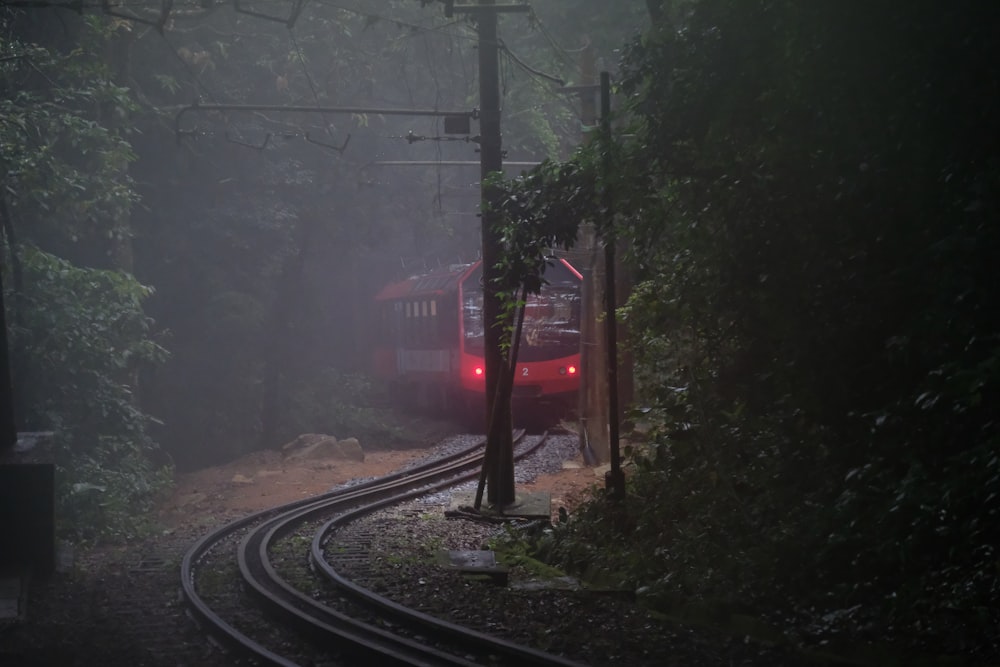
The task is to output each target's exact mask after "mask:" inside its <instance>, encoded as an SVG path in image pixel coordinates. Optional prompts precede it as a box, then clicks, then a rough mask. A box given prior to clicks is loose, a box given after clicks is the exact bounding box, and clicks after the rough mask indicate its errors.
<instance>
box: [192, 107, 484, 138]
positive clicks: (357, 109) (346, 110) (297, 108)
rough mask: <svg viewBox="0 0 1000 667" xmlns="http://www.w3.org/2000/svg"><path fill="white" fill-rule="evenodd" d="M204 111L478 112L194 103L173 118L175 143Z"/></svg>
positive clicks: (473, 115) (467, 114)
mask: <svg viewBox="0 0 1000 667" xmlns="http://www.w3.org/2000/svg"><path fill="white" fill-rule="evenodd" d="M206 111H233V112H254V111H262V112H271V113H320V114H350V115H354V114H358V115H360V114H374V115H378V116H430V117H440V118H446V119H447V118H454V117H461V118H468V119H473V120H475V119H478V118H479V110H478V109H473V110H471V111H441V110H439V109H378V108H370V107H324V106H297V105H284V104H201V103H200V102H195V103H194V104H189V105H187V106H184V107H181V108H180V109H179V110H178V111H177V115H176V116H174V135H175V136H176V137H177V141H178V142H179V141H180V138H181V136H182V135H183V134H185V132H184V131H182V130H181V119H182V118H183V117H184V115H185V114H188V113H198V112H206Z"/></svg>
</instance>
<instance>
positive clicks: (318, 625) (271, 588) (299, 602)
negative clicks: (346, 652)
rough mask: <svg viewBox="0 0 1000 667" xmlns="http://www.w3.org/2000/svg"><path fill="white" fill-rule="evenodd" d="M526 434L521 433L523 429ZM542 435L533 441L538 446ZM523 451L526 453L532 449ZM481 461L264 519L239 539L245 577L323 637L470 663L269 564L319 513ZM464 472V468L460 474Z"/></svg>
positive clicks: (400, 655) (451, 474) (387, 654)
mask: <svg viewBox="0 0 1000 667" xmlns="http://www.w3.org/2000/svg"><path fill="white" fill-rule="evenodd" d="M520 435H521V436H523V432H521V434H520ZM541 442H543V440H542V439H540V440H539V442H538V443H537V444H536V445H535V447H534V448H533V449H535V448H537V447H538V446H540V444H541ZM533 449H532V450H529V451H526V452H522V454H521V455H522V456H526V455H527V454H528V453H530V451H533ZM481 462H482V454H481V453H478V452H477V453H472V454H469V455H466V456H462V457H456V458H455V459H453V460H451V461H449V462H447V463H446V464H441V465H440V467H438V468H433V469H429V470H425V471H421V472H419V473H415V474H411V475H408V476H406V477H405V478H402V479H393V480H390V481H387V482H386V483H385V484H380V485H376V486H373V487H370V488H366V489H362V490H360V491H358V492H357V493H346V494H343V495H338V496H336V497H333V498H329V499H326V500H324V501H322V502H317V503H312V504H309V505H306V506H303V507H301V508H298V509H294V510H292V511H290V512H287V513H282V514H280V515H278V516H275V517H272V518H269V519H266V520H265V521H264V522H263V523H262V524H260V525H258V526H257V527H255V528H254V529H253V530H252V531H251V532H250V533H248V534H247V535H246V536H245V537H244V538H243V540H242V542H241V543H240V547H239V549H238V551H237V562H238V565H239V568H240V573H241V574H242V575H243V579H244V581H245V582H246V583H247V584H248V585H249V586H250V588H251V590H252V591H253V592H254V593H255V594H256V596H257V597H258V599H259V600H260V601H261V602H262V603H264V604H266V605H267V606H268V607H269V608H270V610H272V611H276V612H279V613H280V614H281V615H282V616H283V617H284V618H285V619H287V620H288V621H290V622H292V623H294V624H296V625H297V626H299V627H300V628H301V629H303V630H306V631H309V632H310V633H312V634H314V635H318V636H319V637H320V638H321V639H323V641H324V642H325V641H335V642H337V643H339V644H342V643H343V642H348V643H349V644H350V645H352V646H353V647H354V648H356V649H358V650H362V651H365V652H367V653H372V654H375V655H377V656H378V657H379V658H381V659H383V660H389V661H392V662H393V663H397V664H405V665H424V666H430V665H461V666H463V667H471V666H472V665H474V664H475V663H471V662H469V661H468V660H466V659H465V658H461V657H458V656H455V655H453V654H449V653H446V652H444V651H440V650H437V649H434V648H433V647H429V646H427V645H426V644H421V643H419V642H415V641H412V640H409V639H406V638H403V637H399V636H397V635H395V634H393V633H391V632H388V631H385V630H382V629H381V628H378V627H375V626H372V625H371V624H369V623H365V622H364V621H361V620H358V619H356V618H352V617H350V616H348V615H346V614H343V613H341V612H339V611H337V610H335V609H333V608H331V607H329V606H327V605H324V604H322V603H319V602H317V601H316V600H314V599H313V598H312V597H311V596H310V595H307V594H305V593H303V592H301V591H300V590H298V589H296V588H295V587H294V586H292V585H291V584H289V583H288V582H287V581H286V580H285V579H284V578H282V577H281V575H280V574H279V573H278V572H277V570H276V569H275V567H274V565H273V564H272V563H271V559H270V556H269V552H270V550H271V547H272V546H273V545H274V543H275V542H276V541H277V540H278V539H280V538H281V537H283V536H284V535H287V534H288V533H290V532H292V531H294V530H295V528H296V527H297V526H299V525H301V524H303V523H306V522H308V521H310V520H314V519H315V518H316V517H317V516H328V515H329V514H330V513H331V512H336V511H338V510H339V509H341V508H343V507H345V506H356V505H357V503H358V502H359V501H366V502H367V501H369V500H373V502H367V504H365V505H363V506H362V507H361V508H359V509H362V510H365V511H367V512H371V511H374V510H375V509H378V508H379V507H383V506H385V505H391V504H395V503H399V502H402V501H404V500H408V499H410V498H414V497H416V496H420V495H426V494H427V493H430V492H432V491H436V490H439V489H441V488H445V487H448V486H453V485H455V484H457V483H459V482H461V481H465V479H471V478H472V477H473V476H474V475H475V474H476V469H477V468H478V466H479V464H481ZM462 471H466V472H465V474H462Z"/></svg>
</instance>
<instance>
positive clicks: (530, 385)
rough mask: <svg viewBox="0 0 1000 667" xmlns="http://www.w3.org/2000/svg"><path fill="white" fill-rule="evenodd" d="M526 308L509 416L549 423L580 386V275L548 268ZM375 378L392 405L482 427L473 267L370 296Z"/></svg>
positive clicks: (478, 272)
mask: <svg viewBox="0 0 1000 667" xmlns="http://www.w3.org/2000/svg"><path fill="white" fill-rule="evenodd" d="M545 280H546V284H545V285H544V286H543V287H542V291H541V293H540V294H535V295H530V296H529V297H528V302H527V305H526V307H525V315H524V324H523V327H522V332H521V344H520V346H519V347H518V360H517V368H516V371H515V375H514V387H513V391H512V394H513V403H514V405H513V409H514V414H515V417H516V418H518V419H519V420H521V419H520V418H522V417H523V418H525V420H530V421H532V422H537V421H538V420H539V419H541V420H546V421H552V420H554V419H558V418H561V417H563V416H565V415H566V413H567V412H568V411H571V410H572V409H573V408H574V407H575V405H576V397H577V391H578V389H579V386H580V282H581V277H580V274H579V273H578V272H577V271H576V269H574V268H573V267H572V266H571V265H570V264H569V262H566V261H565V260H562V259H559V260H553V263H552V265H550V266H549V267H548V268H547V270H546V272H545ZM375 302H376V308H377V319H378V321H377V326H376V329H377V339H376V344H375V348H374V360H373V361H374V368H373V370H374V374H375V376H376V377H377V378H379V379H381V380H383V381H385V382H386V383H387V384H388V386H389V387H390V391H391V393H392V395H393V397H394V400H395V401H396V403H397V404H399V405H402V406H406V407H411V408H416V409H419V410H424V411H430V412H435V413H440V414H449V415H451V416H452V417H454V418H459V419H461V420H462V421H465V422H467V423H469V424H470V425H476V426H481V425H482V424H483V423H484V421H485V414H486V410H485V389H486V373H485V370H486V369H485V364H484V359H483V344H484V341H483V290H482V267H481V265H480V263H479V262H476V263H474V264H469V265H458V266H453V267H449V268H447V269H441V270H438V271H435V272H431V273H426V274H422V275H417V276H412V277H410V278H407V279H406V280H403V281H400V282H398V283H393V284H391V285H387V286H386V287H385V288H383V289H382V291H381V292H379V294H378V295H377V296H376V297H375Z"/></svg>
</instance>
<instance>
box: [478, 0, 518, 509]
mask: <svg viewBox="0 0 1000 667" xmlns="http://www.w3.org/2000/svg"><path fill="white" fill-rule="evenodd" d="M481 4H482V5H484V6H487V5H493V4H495V3H494V0H482V3H481ZM478 30H479V34H478V37H479V106H480V108H479V134H480V144H479V149H480V156H479V157H480V167H479V169H480V178H481V179H482V184H483V185H482V200H483V203H482V219H481V225H482V245H483V248H482V252H483V324H484V340H483V348H484V356H485V366H486V369H485V370H486V415H485V417H486V425H487V429H488V432H487V433H486V451H487V456H486V460H485V461H484V463H483V465H486V466H489V467H488V469H487V471H486V473H487V495H486V500H487V502H489V503H490V504H491V505H493V506H497V507H502V506H504V505H509V504H511V503H513V502H514V443H513V436H512V431H513V426H514V425H513V419H512V417H511V406H510V390H509V389H508V390H507V391H498V390H499V389H500V378H501V377H502V374H503V372H504V363H503V362H504V359H503V354H502V352H501V349H500V346H501V344H502V341H503V323H502V322H501V321H500V308H501V303H500V293H499V291H498V290H497V284H496V280H495V279H496V274H497V271H496V264H497V261H498V260H499V253H500V237H499V233H498V230H497V223H498V219H497V214H496V205H497V204H498V203H499V193H498V192H497V190H496V187H495V186H493V185H490V184H489V179H490V178H491V177H493V176H494V175H495V174H496V173H497V172H499V171H501V169H502V168H503V153H502V150H503V148H502V138H501V134H500V83H499V62H500V59H499V54H498V44H497V15H496V13H495V12H483V13H482V14H481V15H480V16H479V26H478Z"/></svg>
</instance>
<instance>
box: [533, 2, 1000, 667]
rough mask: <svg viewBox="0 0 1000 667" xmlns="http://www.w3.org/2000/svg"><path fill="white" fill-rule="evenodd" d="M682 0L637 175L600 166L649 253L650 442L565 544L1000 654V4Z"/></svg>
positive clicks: (671, 23)
mask: <svg viewBox="0 0 1000 667" xmlns="http://www.w3.org/2000/svg"><path fill="white" fill-rule="evenodd" d="M669 4H670V6H669V7H667V10H668V11H666V12H665V14H664V18H663V21H662V22H661V23H658V24H657V25H656V26H655V27H654V29H652V30H650V31H649V32H647V33H646V34H644V35H643V36H642V37H641V38H640V39H637V40H636V42H635V43H634V44H632V45H631V46H630V47H629V49H628V51H627V53H626V57H625V60H624V72H623V74H624V75H623V77H622V80H621V81H620V84H619V85H620V93H621V95H622V96H623V97H624V99H626V100H628V102H627V104H628V111H629V112H630V117H629V121H630V123H631V128H630V129H629V132H628V133H629V135H631V137H632V138H631V139H628V140H623V141H622V142H621V143H622V146H621V154H620V155H619V154H616V155H614V156H611V157H612V158H613V159H614V161H615V162H614V173H615V176H614V179H613V180H608V181H607V182H606V183H602V182H600V177H598V183H597V185H596V186H590V185H588V184H587V178H586V177H584V178H580V179H578V187H580V188H581V189H582V190H586V191H589V192H591V193H592V195H591V196H592V197H598V196H599V193H600V192H601V191H602V187H603V188H610V194H612V195H613V196H614V202H615V208H616V210H617V211H618V212H619V216H620V218H619V219H620V222H621V223H622V224H621V225H620V226H619V228H618V233H619V236H620V237H626V238H629V239H630V241H631V244H630V245H631V248H632V252H633V255H634V256H633V263H634V265H635V267H636V271H637V276H638V283H637V286H636V289H635V291H634V294H633V296H632V298H631V299H630V300H629V303H628V304H627V305H626V307H625V308H623V315H624V316H625V319H626V320H627V322H628V325H629V328H630V335H631V337H632V340H633V343H632V348H633V350H634V352H635V355H636V363H637V382H638V384H639V385H640V387H639V389H640V395H641V400H642V401H643V404H644V405H645V406H646V407H647V409H648V411H647V412H645V413H643V414H642V415H641V419H642V420H643V421H645V422H646V423H647V424H648V426H649V430H648V432H647V433H646V435H645V439H646V441H647V446H646V447H645V448H643V449H641V450H638V451H636V452H633V453H632V458H631V460H632V464H631V465H632V472H631V474H630V479H629V489H628V497H627V498H626V500H625V501H624V502H623V504H622V505H621V507H619V508H617V509H615V508H614V507H610V506H607V505H605V504H604V503H603V502H598V503H595V504H593V505H591V506H589V507H588V508H586V509H585V510H584V511H583V512H582V513H581V515H580V516H579V517H578V520H577V521H575V522H571V525H570V526H569V527H566V528H563V529H560V530H558V531H556V538H555V539H554V541H553V543H552V544H551V545H550V547H549V548H550V549H551V553H552V554H554V555H556V556H558V558H559V560H560V562H562V563H565V564H567V565H580V566H582V565H584V564H586V567H589V568H596V569H599V570H604V571H607V572H614V573H616V576H617V577H618V578H619V579H621V580H622V581H627V582H632V583H634V584H636V585H642V586H644V587H645V588H644V590H645V591H646V592H647V593H649V595H650V598H651V599H653V600H659V601H660V602H661V603H662V604H664V605H668V604H669V603H670V601H671V600H672V599H677V598H681V599H695V600H706V601H712V602H720V603H725V604H728V605H741V606H746V607H748V608H750V609H752V610H755V611H756V612H757V613H760V614H766V615H780V617H781V618H783V619H785V620H786V621H791V622H798V623H799V624H800V627H803V628H806V629H807V630H806V631H807V632H822V633H831V632H845V633H849V635H848V636H850V637H851V638H852V639H856V640H872V639H879V640H880V639H889V640H899V641H901V642H904V643H906V644H909V645H910V646H911V647H914V646H919V647H920V648H921V649H923V650H932V651H942V650H943V651H963V652H965V653H967V654H972V655H975V656H978V657H979V658H983V659H984V660H986V661H987V662H989V661H991V660H992V661H995V659H996V656H997V651H996V646H997V637H996V632H995V627H996V622H997V618H996V610H997V609H1000V604H998V603H1000V598H998V595H1000V579H998V571H997V569H996V566H995V565H996V547H995V545H996V544H997V543H998V542H1000V533H998V529H997V526H998V525H1000V522H998V521H997V519H998V518H1000V474H998V472H1000V470H998V465H1000V464H998V461H1000V459H998V457H997V455H996V452H997V451H998V445H1000V429H998V422H997V421H996V419H995V416H994V415H993V414H992V410H991V408H990V407H988V406H990V405H991V404H992V403H995V401H996V398H997V396H998V387H1000V375H998V370H1000V338H998V336H997V331H998V328H1000V321H998V319H997V318H998V316H997V311H996V309H995V308H991V307H990V304H992V303H995V302H996V301H997V298H998V296H1000V294H998V293H997V288H996V285H997V284H998V283H997V281H996V280H994V279H993V275H992V273H993V266H992V264H993V261H994V260H993V258H995V257H996V256H997V253H998V252H1000V235H998V234H997V229H998V226H997V218H998V216H997V212H998V201H997V193H998V192H1000V188H998V187H997V186H998V185H1000V166H998V164H1000V163H998V161H997V160H998V156H1000V145H998V143H997V137H998V136H1000V134H998V133H997V132H996V126H995V124H996V123H995V116H991V115H990V114H991V113H992V112H991V111H988V110H995V109H996V108H997V105H998V104H1000V99H998V96H997V90H998V89H997V87H996V81H998V80H1000V71H998V69H997V66H996V63H997V62H1000V60H998V59H997V58H996V53H995V40H993V38H992V37H991V28H988V27H987V26H992V25H995V24H996V21H997V19H998V15H997V10H996V9H995V8H993V7H985V6H982V5H977V6H975V8H973V7H972V6H969V5H967V4H961V5H960V6H954V7H951V6H949V7H944V6H941V5H938V4H935V3H917V4H916V5H912V6H909V7H908V8H907V10H906V11H905V12H902V11H898V9H897V8H891V7H888V6H887V5H879V6H876V7H868V8H866V10H865V11H863V12H860V11H859V12H852V11H848V10H847V9H846V8H845V7H844V6H843V5H842V4H839V3H812V4H809V5H808V6H803V5H801V4H800V3H789V2H781V1H777V0H776V1H773V2H772V1H766V2H755V3H744V2H735V1H731V0H702V1H700V2H684V3H680V2H679V3H669ZM957 44H961V45H962V47H961V48H958V47H957V46H956V45H957ZM581 173H587V172H585V171H583V170H582V169H581ZM595 173H597V174H600V173H601V172H600V171H596V172H595ZM543 180H547V181H549V182H552V185H551V186H550V185H549V184H548V182H546V183H545V184H543V185H541V186H540V189H542V190H544V189H546V188H551V192H550V193H549V194H547V195H546V199H550V200H552V201H556V202H558V201H559V199H560V197H565V196H566V193H567V192H568V191H570V190H567V188H566V185H565V184H559V183H558V179H555V178H551V177H550V178H548V179H543ZM597 201H598V202H600V201H603V200H602V199H597ZM544 206H545V204H544V202H543V203H541V204H540V205H537V208H538V209H539V210H542V209H544ZM529 208H531V207H529ZM525 217H526V216H525ZM608 534H615V535H616V538H615V539H614V540H609V539H608V538H607V536H608ZM609 543H610V544H609ZM848 612H849V613H848ZM823 617H825V619H824V618H823Z"/></svg>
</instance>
